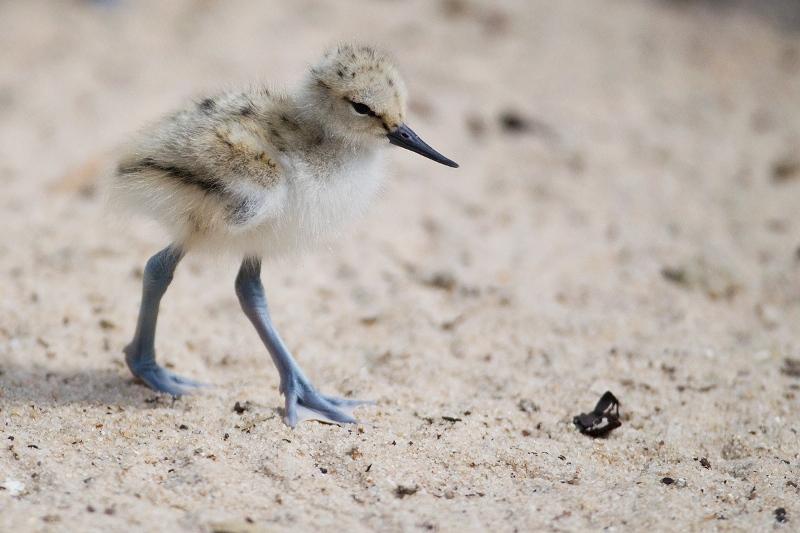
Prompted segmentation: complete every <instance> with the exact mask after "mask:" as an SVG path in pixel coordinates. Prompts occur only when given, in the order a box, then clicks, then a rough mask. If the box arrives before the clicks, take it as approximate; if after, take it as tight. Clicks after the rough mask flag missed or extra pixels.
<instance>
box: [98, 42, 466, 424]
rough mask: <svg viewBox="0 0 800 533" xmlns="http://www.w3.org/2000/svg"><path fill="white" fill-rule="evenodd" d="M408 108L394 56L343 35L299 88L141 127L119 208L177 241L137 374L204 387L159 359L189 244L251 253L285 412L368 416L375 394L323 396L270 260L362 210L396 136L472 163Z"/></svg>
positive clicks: (142, 316)
mask: <svg viewBox="0 0 800 533" xmlns="http://www.w3.org/2000/svg"><path fill="white" fill-rule="evenodd" d="M405 115H406V89H405V85H404V83H403V80H402V79H401V77H400V75H399V73H398V72H397V70H396V68H395V67H394V65H393V64H392V62H391V61H390V60H389V59H388V58H387V56H386V55H384V54H383V53H380V52H378V51H376V50H374V49H372V48H370V47H366V46H356V45H341V46H338V47H336V48H333V49H331V50H329V51H328V52H327V53H326V54H325V55H324V57H323V58H322V59H321V60H320V61H319V63H317V64H316V65H315V66H313V67H312V68H311V69H310V72H309V73H308V75H307V76H306V78H305V80H304V81H303V83H302V84H301V85H300V87H299V88H298V89H297V90H296V91H295V92H293V93H291V94H284V93H278V92H273V91H271V90H268V89H267V88H266V87H264V86H256V87H252V88H249V89H246V90H241V91H232V92H224V93H221V94H218V95H216V96H213V97H209V98H206V99H203V100H199V101H196V102H192V103H191V104H190V105H187V106H186V107H185V108H183V109H181V110H178V111H176V112H174V113H172V114H170V115H168V116H166V117H164V118H163V119H161V120H160V121H158V122H156V123H155V124H154V125H152V126H150V127H148V128H146V129H144V130H143V131H142V132H140V134H139V135H138V136H137V137H136V138H135V139H133V140H132V142H131V143H130V144H129V145H128V147H127V148H126V150H125V152H124V155H123V156H122V157H121V159H120V162H119V165H118V167H117V170H116V172H115V173H114V175H113V177H112V179H111V201H112V205H114V206H120V207H126V208H132V209H134V210H137V211H139V212H144V213H146V214H148V215H149V216H151V217H152V218H154V219H156V220H158V221H160V222H162V223H163V224H164V225H165V227H166V228H168V229H169V231H170V234H171V239H172V241H171V242H172V244H170V245H169V246H167V247H166V248H164V249H163V250H161V251H160V252H158V253H157V254H155V255H154V256H153V257H151V258H150V259H149V260H148V261H147V265H146V268H145V270H144V281H143V291H142V302H141V308H140V311H139V318H138V323H137V326H136V333H135V334H134V337H133V340H132V341H131V343H130V344H128V346H127V347H126V348H125V355H126V357H125V361H126V362H127V364H128V368H130V370H131V372H133V374H134V375H135V376H136V377H138V378H139V379H140V380H141V381H142V382H144V383H145V384H146V385H147V386H149V387H150V388H152V389H154V390H156V391H161V392H165V393H169V394H171V395H173V396H180V395H182V394H184V393H186V392H188V391H190V390H191V389H193V388H195V387H198V386H201V384H200V383H198V382H195V381H193V380H191V379H187V378H185V377H181V376H179V375H177V374H175V373H173V372H171V371H169V370H167V369H165V368H164V367H162V366H160V365H159V364H158V363H157V362H156V357H155V355H156V354H155V346H154V342H155V330H156V321H157V317H158V308H159V303H160V301H161V297H162V296H163V295H164V293H165V292H166V290H167V287H168V286H169V284H170V282H171V281H172V277H173V273H174V271H175V268H176V266H177V265H178V263H179V262H180V260H181V259H182V258H183V257H184V255H185V254H186V253H187V252H188V251H190V250H205V251H207V252H208V251H210V252H212V253H223V252H224V253H231V254H234V255H235V256H236V257H238V258H240V259H241V261H242V262H241V267H240V269H239V273H238V275H237V276H236V282H235V287H236V294H237V296H238V298H239V302H240V304H241V306H242V309H243V311H244V313H245V315H246V316H247V318H248V319H249V320H250V322H252V324H253V326H254V327H255V329H256V331H257V332H258V334H259V336H260V337H261V339H262V341H263V342H264V345H265V346H266V348H267V350H268V351H269V353H270V355H271V357H272V361H273V362H274V363H275V366H276V367H277V369H278V373H279V374H280V391H281V393H282V394H283V395H284V397H285V418H284V420H285V422H286V423H287V424H288V425H289V426H292V427H294V426H295V425H296V424H297V423H298V422H299V421H302V420H307V419H316V420H323V421H327V422H333V423H339V424H341V423H353V422H356V420H355V418H353V409H354V408H355V407H357V406H358V405H362V404H364V403H368V402H363V401H359V400H352V399H344V398H336V397H333V396H328V395H324V394H321V393H320V392H319V391H318V390H317V389H316V388H315V387H314V386H313V385H312V383H311V381H310V380H309V379H308V377H306V375H305V374H304V373H303V371H302V370H301V369H300V366H299V365H298V364H297V362H296V361H295V359H294V358H293V357H292V355H291V353H290V351H289V349H288V348H287V347H286V344H285V343H284V342H283V340H282V339H281V337H280V335H278V332H277V331H276V329H275V326H274V324H273V322H272V319H271V317H270V313H269V310H268V307H267V299H266V295H265V293H264V288H263V286H262V284H261V260H262V258H263V257H274V256H278V255H282V254H285V253H288V252H291V251H294V250H297V249H299V248H305V247H307V246H308V245H310V244H312V243H314V242H315V241H318V240H320V239H322V238H325V237H327V236H330V235H332V234H333V233H334V232H335V231H336V228H338V227H339V226H340V225H341V224H342V223H344V222H346V221H347V220H348V219H350V218H353V217H354V216H355V215H358V214H360V213H362V212H363V211H364V209H365V208H366V207H367V205H368V204H369V202H370V200H372V198H373V197H374V196H375V194H376V193H377V191H378V190H379V189H380V186H381V183H382V181H383V176H384V172H383V167H382V157H381V156H382V152H383V150H382V148H383V147H384V146H386V145H387V144H388V143H391V144H392V145H395V146H399V147H402V148H405V149H407V150H411V151H413V152H416V153H418V154H420V155H423V156H425V157H427V158H429V159H432V160H433V161H436V162H438V163H442V164H443V165H447V166H450V167H457V166H458V165H457V164H456V163H455V162H453V161H451V160H450V159H448V158H446V157H444V156H443V155H442V154H440V153H439V152H437V151H436V150H434V149H433V148H431V147H430V146H428V145H427V144H426V143H425V142H424V141H423V140H422V139H420V138H419V136H417V134H416V133H414V131H413V130H411V128H409V127H408V126H407V125H406V124H405ZM387 140H388V143H387Z"/></svg>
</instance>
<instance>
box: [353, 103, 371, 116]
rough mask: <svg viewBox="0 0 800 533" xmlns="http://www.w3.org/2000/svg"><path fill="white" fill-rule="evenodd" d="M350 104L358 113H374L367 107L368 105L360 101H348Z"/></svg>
mask: <svg viewBox="0 0 800 533" xmlns="http://www.w3.org/2000/svg"><path fill="white" fill-rule="evenodd" d="M350 105H352V106H353V110H355V112H356V113H358V114H359V115H374V114H375V113H373V112H372V109H370V108H369V106H368V105H365V104H362V103H361V102H350Z"/></svg>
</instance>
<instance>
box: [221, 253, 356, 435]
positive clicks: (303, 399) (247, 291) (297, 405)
mask: <svg viewBox="0 0 800 533" xmlns="http://www.w3.org/2000/svg"><path fill="white" fill-rule="evenodd" d="M236 295H237V296H238V297H239V303H241V305H242V310H244V313H245V314H246V315H247V318H249V319H250V322H252V323H253V326H255V328H256V331H257V332H258V335H259V336H260V337H261V340H262V341H264V345H265V346H266V347H267V350H268V351H269V353H270V355H271V356H272V361H273V363H275V367H276V368H277V369H278V373H279V374H280V379H281V384H280V391H281V393H282V394H283V395H284V397H285V398H286V417H285V419H284V421H285V422H286V424H288V425H289V426H291V427H294V426H295V425H297V423H298V422H302V421H303V420H309V419H312V420H322V421H325V422H331V423H335V424H346V423H355V422H356V419H355V418H353V416H352V411H353V409H354V408H355V407H357V406H359V405H363V404H366V403H370V402H363V401H359V400H348V399H343V398H335V397H331V396H324V395H322V394H320V393H319V392H317V390H316V389H315V388H314V386H313V385H312V384H311V382H310V381H309V380H308V378H307V377H306V376H305V375H304V374H303V371H302V370H300V367H299V366H298V365H297V362H296V361H295V360H294V358H293V357H292V354H291V353H289V349H288V348H287V347H286V345H285V344H284V343H283V340H281V338H280V336H279V335H278V332H277V331H276V329H275V326H274V325H273V324H272V319H271V318H270V316H269V310H268V308H267V297H266V295H265V294H264V286H263V285H262V284H261V260H260V259H254V258H248V259H245V260H244V261H243V262H242V266H241V268H240V269H239V274H238V275H237V276H236Z"/></svg>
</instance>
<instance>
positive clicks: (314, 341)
mask: <svg viewBox="0 0 800 533" xmlns="http://www.w3.org/2000/svg"><path fill="white" fill-rule="evenodd" d="M715 4H717V5H718V4H719V2H717V3H714V2H710V3H709V4H707V5H705V4H704V5H697V4H696V3H692V2H685V1H684V2H656V1H646V0H641V1H634V0H608V1H602V2H601V1H593V2H589V1H579V0H569V1H559V2H552V1H547V0H538V1H532V0H519V1H503V2H491V3H490V2H485V3H479V2H477V1H473V0H450V1H443V2H438V1H437V2H432V1H426V0H417V1H408V2H399V1H371V2H336V3H334V2H323V1H321V0H299V1H296V2H280V3H279V2H256V1H253V2H243V1H231V2H212V1H194V2H188V1H175V2H156V1H151V2H117V3H116V4H113V5H98V4H92V3H88V2H85V3H84V2H77V1H66V0H65V1H63V2H44V1H26V2H11V1H5V2H0V183H1V184H2V193H0V205H1V206H2V207H0V209H1V210H2V211H0V217H2V218H0V224H1V227H2V228H3V232H2V237H1V238H0V239H1V240H0V276H2V278H0V279H2V283H0V422H2V428H1V429H0V438H2V446H1V447H0V530H2V531H113V530H127V531H139V530H142V531H211V530H218V531H273V530H283V529H291V530H310V529H315V530H322V529H326V530H338V529H347V530H351V531H361V530H370V529H372V530H381V531H413V530H418V529H422V530H441V531H455V530H462V531H478V530H484V529H486V528H490V527H491V528H492V529H494V530H497V531H512V530H517V531H531V530H572V531H578V530H585V529H592V530H599V529H613V530H618V531H622V530H644V529H650V530H681V531H686V530H715V529H719V530H726V531H754V530H762V531H764V530H772V529H781V528H782V529H784V530H791V529H794V528H796V527H797V524H800V489H798V485H800V468H799V466H800V444H798V431H799V430H800V416H799V415H798V402H800V363H798V365H793V362H792V359H797V358H800V337H799V336H798V335H799V334H800V249H798V245H800V238H799V237H798V229H800V219H798V217H797V203H798V198H799V196H798V195H800V156H798V146H800V134H798V129H797V125H798V120H800V97H798V95H800V34H798V33H797V32H796V29H793V28H792V27H791V25H787V24H785V23H782V22H785V20H784V21H780V20H779V21H777V23H776V20H775V19H774V18H770V16H765V13H764V12H763V10H761V11H759V12H755V13H754V12H749V11H747V10H742V9H725V10H721V9H718V7H714V6H715ZM352 38H358V39H362V40H365V41H369V42H373V43H377V44H379V45H382V46H384V47H385V48H388V49H390V50H392V52H393V53H394V55H395V56H396V58H397V61H398V63H399V64H400V66H401V68H402V70H403V71H404V73H405V75H406V78H407V80H408V84H409V87H410V91H411V94H412V102H411V103H412V108H411V113H410V115H411V118H412V121H411V123H412V124H413V126H414V127H415V128H416V129H417V130H418V131H419V132H420V134H421V135H422V136H423V137H424V138H426V139H427V140H429V141H430V142H431V144H433V145H434V146H436V147H437V148H439V149H440V150H441V151H442V152H443V153H445V154H447V155H449V156H451V157H453V158H454V159H456V160H457V161H459V162H460V163H461V165H462V168H461V169H459V170H457V171H453V170H451V169H447V168H445V167H441V166H436V165H434V164H432V163H431V162H429V161H427V160H424V159H422V158H419V157H416V156H413V155H412V154H410V153H408V152H403V153H401V152H400V151H399V150H396V151H394V152H393V153H392V154H391V156H390V157H391V161H392V168H393V177H392V180H391V183H390V185H389V187H388V189H387V191H386V193H385V194H384V195H383V197H382V198H381V200H380V201H379V202H378V204H377V205H376V206H375V207H374V209H373V210H372V211H371V213H370V214H369V215H368V217H367V219H366V220H364V221H361V222H360V223H359V224H357V225H356V226H355V227H354V228H353V229H352V231H351V232H349V233H348V237H346V238H344V239H342V240H341V241H340V242H338V243H336V244H335V245H334V246H330V247H328V248H326V249H321V250H319V251H318V252H316V253H313V254H310V255H306V256H304V257H302V258H298V259H296V260H293V261H283V262H279V263H274V264H270V265H268V266H267V267H266V268H265V273H264V279H265V284H266V286H267V289H268V293H269V294H270V296H271V301H272V305H273V310H274V315H275V317H276V320H277V323H278V325H279V327H280V328H281V330H282V332H283V335H284V337H285V338H286V339H287V340H288V343H289V344H290V346H291V347H292V348H293V350H294V351H295V354H296V356H297V357H298V359H299V360H300V361H301V363H302V365H303V366H304V368H305V370H306V372H307V373H308V374H309V375H310V376H311V377H312V379H313V380H314V381H315V382H316V384H317V385H318V386H319V387H320V388H321V389H323V390H324V391H326V392H332V393H336V394H341V395H352V396H354V397H359V398H372V399H375V400H377V405H376V406H375V407H371V408H364V409H361V410H360V411H359V412H358V414H359V416H360V419H361V424H360V425H358V426H353V427H337V426H330V425H323V424H319V423H306V424H304V425H302V426H300V427H298V428H297V429H295V430H291V429H289V428H287V427H285V426H284V425H283V424H282V422H281V417H280V411H279V409H280V408H281V406H282V398H281V397H279V395H278V391H277V385H278V383H277V374H276V372H275V371H274V369H273V367H272V365H271V363H270V361H269V359H268V357H267V355H266V353H265V351H264V349H263V348H262V346H261V345H260V343H259V341H258V338H257V336H256V334H255V333H254V332H253V331H252V330H251V327H250V325H249V323H248V322H247V321H246V319H245V318H244V317H243V315H242V314H241V312H240V310H239V308H238V303H237V301H236V299H235V296H234V294H233V290H232V284H233V277H234V275H235V270H236V264H235V263H234V262H233V261H230V262H228V261H222V260H218V261H213V260H208V259H207V258H202V257H189V258H188V259H187V260H186V261H185V262H184V263H183V264H182V265H181V266H180V268H179V270H178V273H177V276H176V280H175V282H174V284H173V286H172V287H171V290H170V291H169V292H168V294H167V296H166V298H165V301H164V305H163V314H162V322H161V323H160V330H159V333H160V336H159V338H158V342H157V346H158V349H159V357H160V359H161V360H162V361H164V362H166V363H167V364H168V365H170V366H171V367H174V368H176V369H179V370H180V371H181V372H182V373H183V374H185V375H188V376H190V377H194V378H197V379H200V380H203V381H206V382H210V383H214V384H215V385H216V386H215V387H214V388H213V389H210V390H208V391H206V392H204V393H202V394H199V395H196V396H192V397H188V398H185V399H181V400H179V401H176V402H173V401H171V400H170V399H169V398H166V397H159V396H157V395H155V394H154V393H153V392H151V391H149V390H148V389H146V388H144V387H142V386H141V385H139V384H137V383H135V382H133V380H132V379H131V377H130V375H129V373H128V371H127V369H126V368H125V367H124V363H123V360H122V355H121V348H122V347H123V346H124V345H125V343H126V342H127V341H128V340H129V338H130V336H131V334H132V331H133V325H134V320H135V317H136V312H137V308H138V301H139V291H140V282H141V268H142V266H143V264H144V261H145V260H146V258H147V257H148V256H149V255H151V254H152V253H153V252H155V251H156V250H157V249H159V248H160V247H162V246H163V245H164V244H166V243H165V240H164V239H165V237H164V234H163V233H162V232H161V231H160V230H159V229H158V228H156V227H154V226H152V225H148V223H147V222H145V221H139V220H134V221H131V222H129V223H122V224H119V223H118V224H113V223H111V222H109V219H108V218H107V217H104V215H103V207H102V201H101V198H100V195H99V194H98V193H97V189H96V187H95V184H94V182H95V178H94V176H95V175H96V173H97V168H98V167H99V166H101V165H102V164H103V163H104V161H106V159H105V158H106V154H107V153H108V151H109V150H112V149H113V148H114V146H116V145H117V144H118V143H119V142H121V141H122V140H124V139H125V137H126V135H128V134H129V133H130V132H132V131H134V130H136V129H137V128H139V127H140V126H141V125H142V124H144V123H146V122H147V121H148V120H150V119H152V118H154V117H156V116H158V115H159V114H160V113H163V112H165V111H167V110H169V109H171V108H172V107H174V106H175V105H176V104H178V103H180V102H181V101H182V100H183V99H185V98H188V97H193V96H196V95H199V94H202V93H203V92H204V91H211V90H215V89H217V88H220V87H226V86H230V85H235V84H236V83H242V82H247V81H251V80H257V79H263V80H269V81H270V82H271V83H274V84H276V85H282V84H291V83H293V82H296V81H297V80H298V79H299V77H300V76H301V75H302V73H303V69H304V68H305V66H306V65H307V64H308V63H310V62H312V61H314V60H315V58H316V56H317V55H318V54H319V52H320V51H321V50H322V49H323V48H324V47H325V46H326V45H328V44H330V43H331V42H334V41H336V40H337V39H352ZM507 113H511V114H512V115H513V116H512V117H505V119H504V118H503V116H504V114H507ZM509 118H510V119H512V120H509ZM787 359H788V360H787ZM605 390H611V391H613V392H614V393H615V394H616V395H617V396H618V397H619V399H620V400H621V402H622V407H621V409H622V415H623V425H622V427H621V428H619V429H617V430H616V431H614V432H613V433H611V435H610V436H609V437H608V438H606V439H596V440H595V439H591V438H589V437H587V436H584V435H581V434H580V433H578V432H577V431H576V430H575V428H574V426H573V425H572V422H571V421H572V417H573V416H574V415H576V414H578V413H580V412H582V411H586V410H589V409H590V408H591V407H592V406H593V405H594V403H595V402H596V400H597V399H598V398H599V396H600V395H601V394H602V393H603V392H604V391H605ZM237 401H238V402H240V404H241V405H242V406H243V407H244V408H245V410H244V411H243V412H241V413H237V412H234V410H233V407H234V404H235V403H236V402H237ZM701 459H704V461H702V464H701ZM704 465H706V466H704ZM663 478H671V479H673V480H674V481H675V482H674V483H672V484H669V485H668V484H665V483H664V482H663V481H662V480H663ZM779 508H783V509H784V511H785V514H782V513H781V512H780V511H778V512H777V514H776V510H777V509H779ZM781 520H785V522H781Z"/></svg>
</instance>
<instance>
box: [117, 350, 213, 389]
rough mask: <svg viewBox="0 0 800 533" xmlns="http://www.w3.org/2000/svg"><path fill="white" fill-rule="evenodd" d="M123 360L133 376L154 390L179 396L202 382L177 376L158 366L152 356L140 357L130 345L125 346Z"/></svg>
mask: <svg viewBox="0 0 800 533" xmlns="http://www.w3.org/2000/svg"><path fill="white" fill-rule="evenodd" d="M125 362H126V363H127V364H128V368H130V370H131V372H132V373H133V375H134V376H136V377H137V378H139V379H140V380H141V381H142V382H143V383H144V384H145V385H147V386H148V387H150V388H151V389H153V390H154V391H156V392H166V393H167V394H171V395H172V396H173V397H176V398H178V397H180V396H183V395H184V394H187V393H189V392H191V391H192V390H193V389H196V388H198V387H204V386H205V384H204V383H200V382H199V381H194V380H193V379H189V378H185V377H183V376H179V375H178V374H175V373H174V372H171V371H169V370H167V369H166V368H164V367H162V366H159V365H158V363H156V362H155V358H153V357H141V356H139V355H138V354H136V353H134V352H133V350H132V349H131V347H130V346H128V347H127V348H125Z"/></svg>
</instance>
